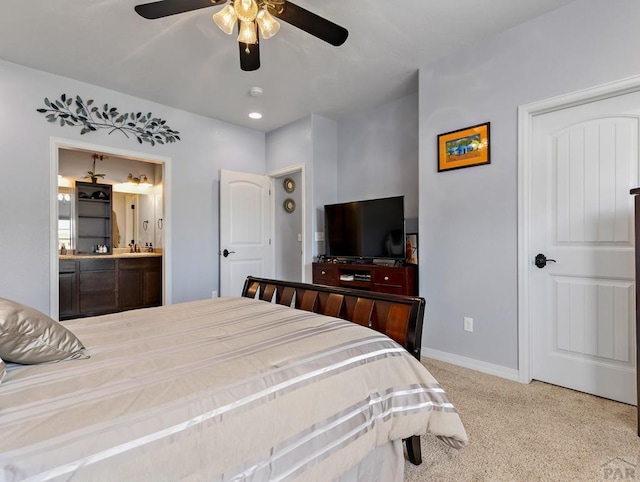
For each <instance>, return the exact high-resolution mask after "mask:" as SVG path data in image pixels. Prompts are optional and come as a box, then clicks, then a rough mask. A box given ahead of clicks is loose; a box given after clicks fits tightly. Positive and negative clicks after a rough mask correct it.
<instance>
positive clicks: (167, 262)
mask: <svg viewBox="0 0 640 482" xmlns="http://www.w3.org/2000/svg"><path fill="white" fill-rule="evenodd" d="M60 149H72V150H73V149H79V150H86V151H94V152H102V153H104V154H108V155H112V156H117V157H124V158H129V159H132V160H134V161H144V162H151V163H156V164H163V165H164V170H163V184H164V188H163V197H164V213H163V225H164V228H163V231H164V248H163V253H162V258H163V263H162V270H163V273H162V274H163V280H162V281H163V283H162V284H163V290H162V302H163V305H170V304H171V300H172V289H171V219H172V216H171V170H172V163H171V158H170V157H165V156H158V155H154V154H147V153H143V152H139V151H131V150H128V149H119V148H116V147H109V146H103V145H99V144H91V143H87V142H81V141H73V140H69V139H62V138H59V137H50V138H49V171H50V174H49V177H50V180H49V190H50V193H49V206H50V209H49V211H50V212H49V233H50V234H49V238H50V243H49V259H50V263H49V270H50V282H49V316H51V317H52V318H54V319H56V320H57V319H58V318H59V311H60V306H59V290H60V286H59V279H58V278H59V274H58V271H59V259H58V243H57V239H58V167H59V157H60V156H59V154H60Z"/></svg>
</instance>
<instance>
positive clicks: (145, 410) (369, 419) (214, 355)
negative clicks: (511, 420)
mask: <svg viewBox="0 0 640 482" xmlns="http://www.w3.org/2000/svg"><path fill="white" fill-rule="evenodd" d="M4 301H7V300H4ZM15 305H17V306H18V307H17V308H16V307H15V306H14V305H11V304H8V303H5V305H4V308H3V305H2V303H0V357H2V358H5V361H8V363H7V365H6V376H5V378H4V380H3V381H2V383H1V384H0V426H1V427H2V437H0V480H3V481H14V480H15V481H17V480H21V481H22V480H92V481H97V480H111V481H112V480H150V481H151V480H153V481H162V480H167V481H169V480H171V481H173V480H189V481H196V480H197V481H200V480H203V481H204V480H206V481H227V480H252V481H266V480H313V481H321V480H339V481H342V482H347V481H354V480H367V481H372V480H380V481H388V480H389V481H391V480H402V478H403V471H404V451H403V445H402V441H403V440H405V441H406V442H407V449H408V456H409V458H410V459H412V461H413V462H414V463H419V462H420V446H419V438H418V437H417V436H418V435H420V434H423V433H426V432H428V433H431V434H433V435H434V436H437V437H439V438H440V439H441V440H442V441H443V443H447V444H449V445H451V446H453V447H456V448H460V447H463V446H464V445H466V443H467V436H466V433H465V430H464V427H463V425H462V423H461V421H460V418H459V417H458V414H457V413H456V411H455V408H454V407H453V405H452V404H451V403H450V402H449V400H448V399H447V396H446V394H445V392H444V390H443V389H442V387H440V385H439V384H438V383H437V381H436V380H435V379H434V378H433V377H432V376H431V374H430V373H429V372H428V370H427V369H426V368H425V367H424V366H423V365H421V364H420V363H419V362H418V361H417V359H416V358H419V350H420V336H419V335H420V333H421V329H422V315H423V310H424V300H422V299H421V298H409V297H397V296H393V295H384V294H375V293H368V292H362V291H356V290H348V289H342V288H332V287H323V286H318V285H307V284H303V283H287V282H282V281H278V280H268V279H262V278H254V277H249V278H247V281H246V283H245V286H244V289H243V296H241V297H227V298H215V299H209V300H201V301H194V302H187V303H179V304H174V305H169V306H165V307H158V308H147V309H142V310H134V311H128V312H124V313H115V314H110V315H103V316H97V317H91V318H82V319H76V320H71V321H68V322H65V323H64V325H60V324H58V323H56V322H53V323H54V324H55V325H51V326H49V325H46V326H47V328H46V330H41V332H38V330H37V329H36V328H34V327H40V326H42V324H43V323H44V321H43V320H44V319H46V317H45V315H42V314H41V313H39V312H35V310H32V309H29V308H28V307H23V306H22V305H18V304H15ZM11 310H13V311H11ZM33 317H39V318H38V322H37V323H35V322H34V323H32V324H31V325H29V326H28V330H27V329H24V330H23V331H24V333H23V334H22V335H24V336H22V335H21V336H20V337H18V338H16V336H17V335H15V331H16V330H15V327H16V326H17V325H20V327H22V325H26V324H27V321H28V320H29V319H30V318H33ZM7 320H9V321H7ZM3 322H4V326H3ZM12 323H13V325H11V324H12ZM360 325H364V326H360ZM7 326H10V327H11V326H13V328H12V330H13V331H11V330H8V329H7ZM3 329H4V331H3ZM21 329H22V328H21ZM57 330H60V331H62V332H63V334H64V336H59V337H58V338H60V339H61V340H62V341H60V340H58V339H55V336H54V334H56V335H57ZM385 333H386V334H385ZM387 335H389V336H387ZM11 336H13V337H14V338H11ZM25 340H27V341H25ZM34 340H36V341H34ZM43 340H44V341H45V342H46V343H40V342H42V341H43ZM394 340H396V341H394ZM36 342H38V343H36ZM54 342H60V344H59V346H55V348H56V350H58V351H62V352H64V353H63V355H59V359H61V361H58V362H53V361H50V360H48V359H46V358H42V357H40V358H39V359H37V360H36V364H25V363H30V362H33V360H31V361H29V360H26V361H25V360H22V359H20V358H18V360H19V361H20V362H21V363H15V362H13V363H12V360H10V359H8V358H7V355H6V351H7V347H9V348H11V347H13V349H14V352H19V353H20V354H22V355H23V354H28V352H30V351H31V352H33V350H35V349H38V350H40V351H41V352H45V351H48V352H51V349H52V346H53V345H55V343H54ZM34 343H35V344H36V345H37V346H36V345H34ZM20 344H22V345H20ZM16 347H18V348H16ZM34 347H35V348H34ZM3 350H4V352H3ZM65 350H66V352H65ZM3 353H5V355H3ZM10 355H11V353H10ZM38 356H40V352H39V353H38ZM42 360H47V361H48V362H46V363H38V362H41V361H42ZM0 368H2V367H0ZM1 375H2V373H0V378H1Z"/></svg>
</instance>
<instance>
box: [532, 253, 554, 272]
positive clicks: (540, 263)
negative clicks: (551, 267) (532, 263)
mask: <svg viewBox="0 0 640 482" xmlns="http://www.w3.org/2000/svg"><path fill="white" fill-rule="evenodd" d="M555 262H556V260H555V259H551V258H547V257H546V256H545V255H544V254H542V253H539V254H537V255H536V266H537V267H538V268H544V267H545V266H546V265H547V263H555Z"/></svg>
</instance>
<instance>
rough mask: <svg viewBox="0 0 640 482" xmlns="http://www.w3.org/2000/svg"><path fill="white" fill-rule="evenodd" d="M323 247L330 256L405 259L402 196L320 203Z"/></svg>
mask: <svg viewBox="0 0 640 482" xmlns="http://www.w3.org/2000/svg"><path fill="white" fill-rule="evenodd" d="M324 219H325V250H326V253H325V254H326V256H329V257H332V258H364V259H395V260H405V259H406V257H407V256H406V241H405V227H404V196H396V197H388V198H381V199H368V200H364V201H354V202H348V203H339V204H327V205H325V206H324Z"/></svg>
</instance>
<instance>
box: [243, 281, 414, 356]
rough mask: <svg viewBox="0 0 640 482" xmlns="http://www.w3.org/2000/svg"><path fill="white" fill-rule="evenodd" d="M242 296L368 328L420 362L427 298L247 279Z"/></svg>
mask: <svg viewBox="0 0 640 482" xmlns="http://www.w3.org/2000/svg"><path fill="white" fill-rule="evenodd" d="M242 296H245V297H248V298H256V297H257V298H259V299H261V300H264V301H270V302H271V301H273V300H274V299H275V302H276V303H278V304H281V305H286V306H291V304H292V302H293V303H295V307H296V308H299V309H301V310H307V311H313V312H315V313H322V314H324V315H329V316H334V317H336V318H343V319H345V320H349V321H352V322H354V323H358V324H360V325H363V326H368V327H369V328H372V329H374V330H376V331H379V332H381V333H384V334H385V335H387V336H388V337H389V338H391V339H393V340H395V341H396V342H398V343H399V344H400V345H402V346H404V347H405V348H406V349H407V350H408V351H409V353H411V354H412V355H413V356H414V357H416V358H417V359H418V360H420V349H421V346H422V323H423V319H424V307H425V301H424V298H419V297H413V296H400V295H391V294H387V293H376V292H372V291H363V290H355V289H351V288H340V287H335V286H324V285H313V284H307V283H296V282H292V281H281V280H275V279H267V278H257V277H254V276H248V277H247V279H246V280H245V283H244V287H243V289H242Z"/></svg>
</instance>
